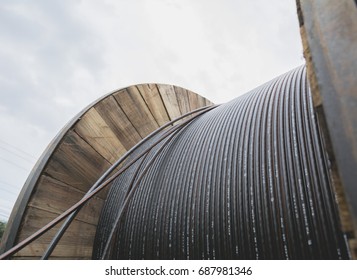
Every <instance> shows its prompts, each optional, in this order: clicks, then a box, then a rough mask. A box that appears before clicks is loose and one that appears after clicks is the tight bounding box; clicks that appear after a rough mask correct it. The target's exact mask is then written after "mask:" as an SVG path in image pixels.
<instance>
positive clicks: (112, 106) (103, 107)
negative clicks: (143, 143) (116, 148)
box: [95, 96, 141, 150]
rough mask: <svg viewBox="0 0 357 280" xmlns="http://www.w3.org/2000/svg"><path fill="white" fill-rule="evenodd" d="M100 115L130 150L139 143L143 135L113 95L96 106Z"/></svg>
mask: <svg viewBox="0 0 357 280" xmlns="http://www.w3.org/2000/svg"><path fill="white" fill-rule="evenodd" d="M95 109H96V110H97V112H98V113H99V115H100V116H101V117H102V118H103V119H104V121H105V122H106V124H107V125H108V126H109V127H110V129H111V130H112V131H113V133H114V134H115V135H116V137H117V138H118V139H119V141H120V142H121V143H122V145H123V146H124V147H125V149H127V150H129V149H130V148H131V147H132V146H134V145H135V144H136V143H138V142H139V141H140V139H141V136H140V135H139V133H138V132H137V130H136V129H135V127H134V126H133V125H132V123H131V121H130V120H129V119H128V117H127V116H126V114H125V113H124V112H123V110H122V109H121V108H120V107H119V105H118V103H117V101H116V100H115V98H114V97H113V96H109V97H108V98H106V99H104V100H103V101H102V102H100V103H98V104H97V105H96V106H95Z"/></svg>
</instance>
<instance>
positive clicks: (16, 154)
mask: <svg viewBox="0 0 357 280" xmlns="http://www.w3.org/2000/svg"><path fill="white" fill-rule="evenodd" d="M0 149H3V150H4V151H7V152H9V153H11V154H13V155H15V156H17V157H19V158H22V159H23V160H26V161H27V162H29V163H32V164H34V161H33V160H32V159H28V158H26V157H24V156H22V155H20V154H18V153H15V152H13V151H11V150H9V149H7V148H5V147H2V146H1V145H0Z"/></svg>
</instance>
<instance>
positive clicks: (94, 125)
mask: <svg viewBox="0 0 357 280" xmlns="http://www.w3.org/2000/svg"><path fill="white" fill-rule="evenodd" d="M75 131H76V132H77V134H79V135H80V136H81V137H82V138H83V139H84V140H85V141H86V142H87V143H89V144H90V145H91V146H92V147H93V148H94V149H95V150H96V151H97V152H98V153H99V154H101V155H102V156H103V157H104V158H105V159H106V160H107V161H108V162H110V163H111V164H113V163H114V162H115V161H116V160H117V159H118V158H119V157H121V156H122V155H123V154H124V153H125V152H126V149H125V147H124V146H123V144H122V143H121V142H120V141H119V139H118V138H117V137H116V135H115V134H114V132H113V131H112V130H111V129H110V127H109V126H108V124H107V123H106V122H105V121H104V120H103V118H102V117H101V116H100V115H99V113H98V112H97V110H96V109H95V108H91V109H90V110H89V111H88V112H87V113H86V114H85V115H84V116H83V117H82V118H81V120H80V121H79V122H78V124H77V125H76V127H75Z"/></svg>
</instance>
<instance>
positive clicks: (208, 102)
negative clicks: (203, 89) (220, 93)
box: [205, 98, 214, 106]
mask: <svg viewBox="0 0 357 280" xmlns="http://www.w3.org/2000/svg"><path fill="white" fill-rule="evenodd" d="M205 104H206V106H212V105H214V103H213V102H212V101H211V100H208V99H207V98H205Z"/></svg>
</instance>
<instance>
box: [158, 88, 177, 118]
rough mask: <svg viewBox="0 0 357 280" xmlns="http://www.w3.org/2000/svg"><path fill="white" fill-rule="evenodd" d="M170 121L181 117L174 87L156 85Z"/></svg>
mask: <svg viewBox="0 0 357 280" xmlns="http://www.w3.org/2000/svg"><path fill="white" fill-rule="evenodd" d="M157 87H158V89H159V92H160V95H161V97H162V100H163V102H164V104H165V107H166V110H167V112H168V114H169V117H170V120H173V119H175V118H177V117H179V116H181V111H180V107H179V105H178V101H177V98H176V93H175V90H174V87H173V86H171V85H157Z"/></svg>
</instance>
